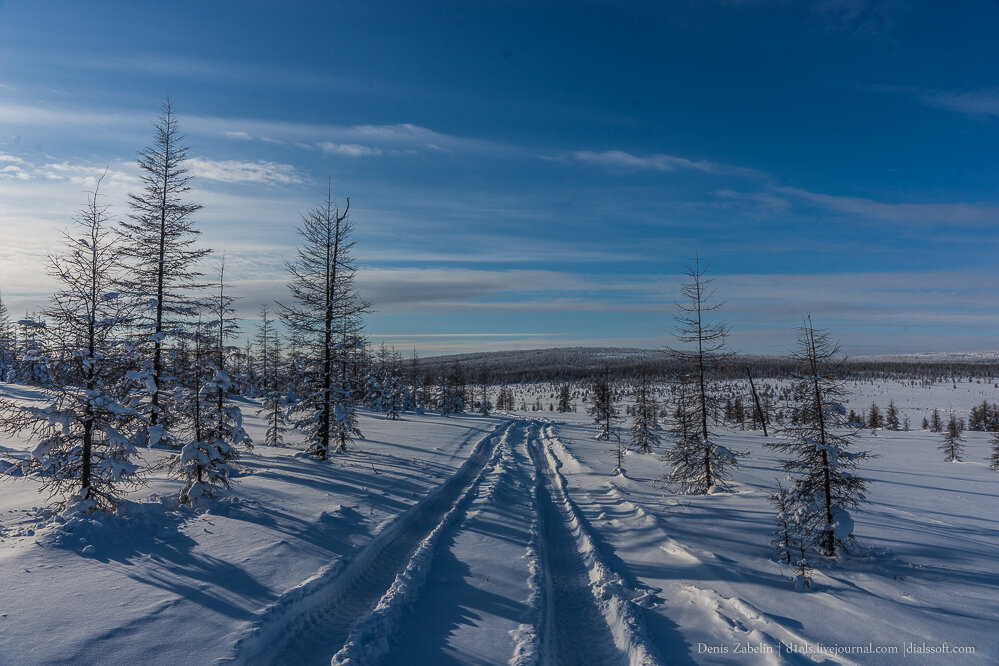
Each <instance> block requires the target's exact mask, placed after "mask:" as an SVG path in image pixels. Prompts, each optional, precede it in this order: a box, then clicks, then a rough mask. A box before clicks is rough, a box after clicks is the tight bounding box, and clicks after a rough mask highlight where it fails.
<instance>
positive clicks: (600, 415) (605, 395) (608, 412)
mask: <svg viewBox="0 0 999 666" xmlns="http://www.w3.org/2000/svg"><path fill="white" fill-rule="evenodd" d="M592 390H593V403H592V404H591V405H590V409H589V412H588V413H589V415H590V416H592V417H593V422H594V423H596V424H597V425H598V426H600V430H599V431H597V436H596V439H598V440H604V441H610V440H611V437H613V436H614V422H615V420H616V419H617V416H618V412H617V408H615V407H614V392H613V391H612V390H611V385H610V371H609V370H608V369H607V368H604V372H603V374H601V375H600V377H599V378H598V379H597V381H595V382H594V383H593V389H592Z"/></svg>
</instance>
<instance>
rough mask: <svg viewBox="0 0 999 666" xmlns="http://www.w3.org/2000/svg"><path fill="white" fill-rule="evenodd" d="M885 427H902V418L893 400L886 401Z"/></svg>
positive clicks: (891, 428)
mask: <svg viewBox="0 0 999 666" xmlns="http://www.w3.org/2000/svg"><path fill="white" fill-rule="evenodd" d="M885 428H886V429H887V430H901V429H902V419H901V418H900V417H899V414H898V407H896V406H895V401H894V400H890V401H889V402H888V409H887V410H885Z"/></svg>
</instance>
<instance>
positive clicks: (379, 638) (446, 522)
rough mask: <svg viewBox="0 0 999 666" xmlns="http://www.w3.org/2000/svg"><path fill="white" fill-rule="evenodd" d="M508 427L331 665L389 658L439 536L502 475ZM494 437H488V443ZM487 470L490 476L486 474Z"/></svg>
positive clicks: (358, 625)
mask: <svg viewBox="0 0 999 666" xmlns="http://www.w3.org/2000/svg"><path fill="white" fill-rule="evenodd" d="M512 427H513V425H512V424H508V425H507V427H506V430H504V432H503V436H502V438H501V439H500V442H499V444H498V445H496V446H494V447H493V448H492V452H491V455H490V458H489V462H488V463H487V464H486V466H485V467H483V468H482V469H481V470H480V472H479V474H478V475H477V476H476V477H475V479H474V481H473V482H472V483H471V484H470V485H469V486H467V487H466V488H465V490H464V492H463V493H462V494H461V496H460V497H459V498H458V499H457V500H456V501H455V502H454V504H453V505H452V506H451V508H450V509H449V510H448V511H447V513H446V514H445V515H444V517H443V518H442V519H441V521H440V522H439V523H438V525H437V527H435V528H434V529H433V530H432V531H431V532H430V534H428V535H427V536H426V538H424V539H423V540H422V541H421V542H420V544H419V545H418V546H417V548H416V551H415V552H414V553H413V556H412V557H411V558H410V560H409V562H408V563H407V564H406V567H405V569H403V570H402V571H401V572H399V574H398V575H397V576H396V577H395V580H394V581H393V582H392V585H391V587H389V589H388V590H387V591H386V592H385V594H384V595H382V597H381V599H379V601H378V604H377V606H375V608H374V609H373V610H372V611H371V613H369V614H368V615H367V617H365V618H364V619H363V620H361V621H360V622H359V623H358V624H357V625H356V626H355V627H354V628H353V630H352V631H351V632H350V636H349V637H348V638H347V640H346V642H345V644H344V645H343V647H342V648H341V649H340V650H339V651H338V652H337V653H336V654H335V655H333V659H332V660H331V663H332V664H333V666H340V665H343V664H349V663H361V664H371V663H378V662H379V661H380V660H381V659H383V658H384V657H385V655H386V654H388V651H389V647H390V644H389V637H390V636H392V635H394V634H395V633H396V632H397V630H398V627H399V625H400V621H401V619H402V616H403V613H404V612H405V610H406V609H407V608H408V607H409V605H410V604H411V603H412V601H413V600H414V599H415V598H416V596H417V595H418V594H419V592H420V588H421V587H422V586H423V584H424V583H425V582H426V578H427V573H428V572H429V571H430V565H431V564H432V562H433V557H434V553H435V550H436V548H437V544H438V543H439V542H440V540H441V536H442V535H443V534H444V533H446V532H447V531H448V530H450V529H451V528H452V526H453V525H454V524H455V522H456V521H457V519H458V517H459V516H461V515H462V514H463V513H464V512H465V511H466V509H467V508H468V505H469V504H470V503H471V502H472V500H473V499H475V496H476V495H477V494H478V492H479V490H480V488H481V486H482V485H483V482H484V480H485V479H486V478H491V477H493V478H492V481H493V482H492V483H491V484H490V487H489V488H488V489H486V494H487V497H489V496H491V495H492V491H493V490H494V489H495V487H496V479H495V478H494V477H495V475H496V473H497V472H498V473H499V474H502V473H503V471H504V470H503V467H502V462H501V457H502V453H503V451H504V450H505V448H506V447H507V446H508V445H509V435H510V429H511V428H512ZM493 437H494V435H491V436H490V440H491V439H492V438H493ZM487 468H490V473H489V475H487V474H485V470H486V469H487Z"/></svg>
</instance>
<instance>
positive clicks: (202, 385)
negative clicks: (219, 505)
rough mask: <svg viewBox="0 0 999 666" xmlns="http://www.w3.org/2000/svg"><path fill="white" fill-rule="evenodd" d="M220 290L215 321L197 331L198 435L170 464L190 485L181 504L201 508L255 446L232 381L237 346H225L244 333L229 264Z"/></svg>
mask: <svg viewBox="0 0 999 666" xmlns="http://www.w3.org/2000/svg"><path fill="white" fill-rule="evenodd" d="M218 272H219V277H218V282H217V284H216V292H215V294H214V296H213V297H212V298H211V299H210V302H209V309H208V313H209V314H210V315H211V317H212V318H211V320H209V321H208V322H206V323H204V324H203V325H201V326H199V327H198V330H197V331H196V333H195V339H194V347H195V349H194V364H193V365H194V367H193V377H192V379H193V381H192V385H191V387H190V396H189V398H188V399H187V400H185V401H184V402H185V404H187V405H189V406H190V408H191V416H190V421H191V423H190V425H191V428H190V430H191V433H192V435H193V437H192V438H191V439H190V440H189V441H188V442H186V443H185V444H184V446H183V448H182V449H181V451H180V453H178V454H177V455H176V456H175V458H174V460H173V461H172V462H171V470H172V471H173V474H174V476H176V477H178V478H181V479H182V480H184V481H185V485H184V487H183V488H182V489H181V491H180V501H181V502H184V503H189V504H196V503H198V502H199V500H202V499H204V498H212V497H217V496H218V495H219V494H220V493H222V492H223V491H224V490H227V489H228V488H229V487H230V486H231V485H232V476H233V474H234V473H235V471H236V466H237V464H238V461H239V450H238V449H237V448H236V447H237V446H244V447H246V448H250V447H251V446H252V441H251V440H250V438H249V436H248V435H247V434H246V431H245V430H244V429H243V415H242V412H241V411H240V409H239V406H238V405H237V404H236V403H235V402H234V400H233V397H234V393H235V385H234V383H233V381H232V377H231V365H232V362H231V357H232V356H233V350H234V348H233V347H230V346H228V345H227V344H226V343H227V342H228V341H229V340H230V339H231V338H233V337H234V336H235V335H236V334H237V333H238V331H239V326H238V321H237V317H236V312H235V308H234V307H233V304H234V299H233V297H232V296H229V295H228V294H227V293H226V287H227V285H226V283H225V263H224V261H223V262H222V263H220V264H219V268H218Z"/></svg>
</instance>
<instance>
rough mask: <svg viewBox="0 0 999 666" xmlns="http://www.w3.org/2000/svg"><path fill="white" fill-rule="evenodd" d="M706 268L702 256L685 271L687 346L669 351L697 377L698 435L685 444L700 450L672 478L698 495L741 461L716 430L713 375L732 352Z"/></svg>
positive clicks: (682, 304) (680, 310) (678, 318)
mask: <svg viewBox="0 0 999 666" xmlns="http://www.w3.org/2000/svg"><path fill="white" fill-rule="evenodd" d="M707 272H708V269H707V267H706V266H704V265H702V263H701V261H700V258H699V257H697V256H695V257H694V265H693V266H688V267H687V268H686V269H685V270H684V275H686V276H687V278H688V282H685V283H684V284H683V285H682V286H681V287H680V294H681V296H682V300H680V301H678V302H677V304H676V308H677V313H676V315H674V320H675V322H676V325H675V329H674V334H675V336H676V338H677V340H678V341H679V342H680V343H681V344H682V345H686V347H687V348H685V349H671V350H670V353H671V354H672V356H673V357H674V359H675V360H676V361H677V363H678V364H679V365H680V366H681V367H684V368H690V371H691V375H692V378H693V385H692V389H693V393H694V396H693V402H694V404H695V412H696V413H695V415H694V420H693V424H692V428H693V431H694V436H693V437H692V438H691V439H690V440H688V441H687V442H685V445H687V446H690V447H693V448H696V450H695V451H694V452H693V454H694V455H693V456H692V460H693V461H695V462H693V464H689V465H686V466H685V467H683V468H674V469H673V471H672V472H671V473H670V475H669V477H670V478H671V479H672V481H673V482H674V484H675V485H678V486H679V487H681V488H683V489H684V492H687V493H690V494H697V495H704V494H707V493H709V492H711V491H712V490H713V489H714V488H716V487H721V486H724V483H725V479H726V478H727V476H728V474H729V472H730V470H731V468H732V467H737V466H738V456H739V455H740V454H739V453H737V452H735V451H732V450H730V449H728V448H727V447H725V446H723V445H721V444H720V443H718V442H717V440H716V438H715V435H714V433H713V432H712V426H713V425H716V424H717V423H718V418H717V414H716V411H717V410H716V408H715V403H716V401H715V399H714V396H713V395H712V393H711V388H710V386H709V378H708V375H709V373H710V372H711V370H712V369H714V368H716V367H718V366H719V365H721V364H722V363H723V362H724V361H725V360H726V359H727V358H728V357H729V356H731V354H730V353H729V352H728V351H727V349H726V344H725V339H726V337H727V336H728V326H727V325H726V324H725V323H724V322H721V321H716V320H713V316H714V315H715V313H717V312H718V310H720V309H721V307H722V305H723V303H721V302H719V301H716V300H715V297H714V290H713V289H712V287H711V282H712V280H711V279H710V278H708V277H706V275H707ZM677 457H679V456H677Z"/></svg>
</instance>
